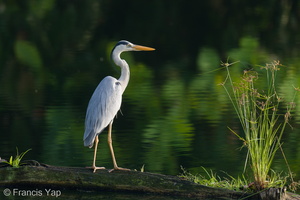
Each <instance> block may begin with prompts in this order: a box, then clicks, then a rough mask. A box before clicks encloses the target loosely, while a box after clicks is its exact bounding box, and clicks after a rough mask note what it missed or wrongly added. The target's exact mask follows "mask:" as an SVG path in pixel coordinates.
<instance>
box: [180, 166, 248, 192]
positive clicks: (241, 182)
mask: <svg viewBox="0 0 300 200" xmlns="http://www.w3.org/2000/svg"><path fill="white" fill-rule="evenodd" d="M202 169H203V172H204V175H200V174H197V175H193V174H191V173H190V172H188V171H187V170H185V169H184V168H183V167H181V170H182V174H181V175H180V177H182V178H184V179H187V180H189V181H192V182H194V183H197V184H200V185H205V186H208V187H217V188H226V189H229V190H235V191H238V190H243V189H246V188H245V187H244V186H245V185H247V180H246V178H245V177H244V176H242V178H240V177H238V178H234V177H233V176H230V175H228V174H227V173H225V172H223V173H224V175H225V176H224V177H220V176H219V175H217V173H215V172H213V171H212V170H209V171H208V170H207V169H206V168H204V167H202Z"/></svg>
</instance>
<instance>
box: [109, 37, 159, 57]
mask: <svg viewBox="0 0 300 200" xmlns="http://www.w3.org/2000/svg"><path fill="white" fill-rule="evenodd" d="M154 50H155V49H154V48H151V47H145V46H141V45H136V44H132V43H131V42H128V41H126V40H121V41H119V42H118V43H117V44H116V46H115V47H114V49H113V50H112V53H113V54H114V53H116V54H119V53H122V52H123V51H154Z"/></svg>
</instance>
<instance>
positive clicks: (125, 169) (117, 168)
mask: <svg viewBox="0 0 300 200" xmlns="http://www.w3.org/2000/svg"><path fill="white" fill-rule="evenodd" d="M115 170H123V171H130V169H127V168H122V167H114V168H113V169H110V170H108V172H109V173H110V172H113V171H115Z"/></svg>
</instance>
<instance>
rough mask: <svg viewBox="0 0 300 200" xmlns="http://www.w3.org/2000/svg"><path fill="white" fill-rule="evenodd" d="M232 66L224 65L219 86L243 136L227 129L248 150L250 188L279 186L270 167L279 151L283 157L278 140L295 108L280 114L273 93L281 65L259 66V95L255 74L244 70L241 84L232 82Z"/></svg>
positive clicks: (276, 97) (246, 164) (278, 98)
mask: <svg viewBox="0 0 300 200" xmlns="http://www.w3.org/2000/svg"><path fill="white" fill-rule="evenodd" d="M231 65H232V64H229V63H223V66H225V68H226V70H227V76H226V79H225V81H224V82H223V83H222V84H221V85H222V86H223V87H224V89H225V91H226V93H227V95H228V97H229V99H230V101H231V103H232V105H233V107H234V109H235V111H236V113H237V115H238V118H239V121H240V123H241V126H242V129H243V132H244V135H242V134H240V133H238V132H235V131H234V130H232V129H230V130H231V131H232V132H233V133H234V134H235V135H236V136H237V137H238V138H239V139H240V140H242V141H243V146H245V147H246V148H247V150H248V151H247V156H246V160H245V166H244V169H246V168H247V166H248V164H250V167H251V170H252V172H253V178H254V182H253V183H252V184H251V185H252V187H254V190H256V191H260V190H263V189H265V188H268V187H273V186H279V185H280V186H282V181H279V180H278V179H280V176H279V175H278V173H276V172H275V171H273V170H271V165H272V162H273V159H274V156H275V154H276V152H277V151H278V150H279V149H281V151H282V154H283V150H282V148H281V145H282V142H281V138H282V135H283V133H284V130H285V128H286V125H287V124H288V123H289V119H290V117H291V110H292V109H293V108H294V106H295V104H294V103H293V102H291V103H287V104H286V105H287V106H286V107H287V108H286V111H285V113H284V114H283V113H280V112H279V106H280V105H281V104H282V103H283V99H282V98H281V97H279V95H278V93H277V91H276V77H277V72H278V71H279V70H280V67H281V66H282V65H281V64H280V63H279V62H278V61H274V62H272V63H270V64H266V65H265V66H260V68H261V70H265V72H264V74H265V75H266V80H265V81H266V84H267V85H266V89H265V90H264V91H263V90H262V91H259V90H258V89H257V87H256V84H257V80H258V77H259V76H258V72H257V71H254V70H249V71H247V70H245V71H244V74H243V75H242V77H241V79H240V81H238V82H233V80H232V78H231V74H230V70H229V67H230V66H231ZM227 82H229V86H227V84H226V83H227ZM295 95H296V92H295ZM294 98H295V96H294ZM279 118H283V119H284V120H283V122H279ZM283 156H284V154H283ZM284 158H285V156H284ZM286 162H287V161H286ZM290 174H291V173H290ZM291 178H292V176H291Z"/></svg>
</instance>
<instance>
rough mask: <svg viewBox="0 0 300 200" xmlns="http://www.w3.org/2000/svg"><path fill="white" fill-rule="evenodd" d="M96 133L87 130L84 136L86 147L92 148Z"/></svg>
mask: <svg viewBox="0 0 300 200" xmlns="http://www.w3.org/2000/svg"><path fill="white" fill-rule="evenodd" d="M95 137H96V135H95V134H93V131H87V130H86V131H85V132H84V136H83V142H84V146H85V147H89V148H92V147H93V145H94V141H95Z"/></svg>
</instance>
